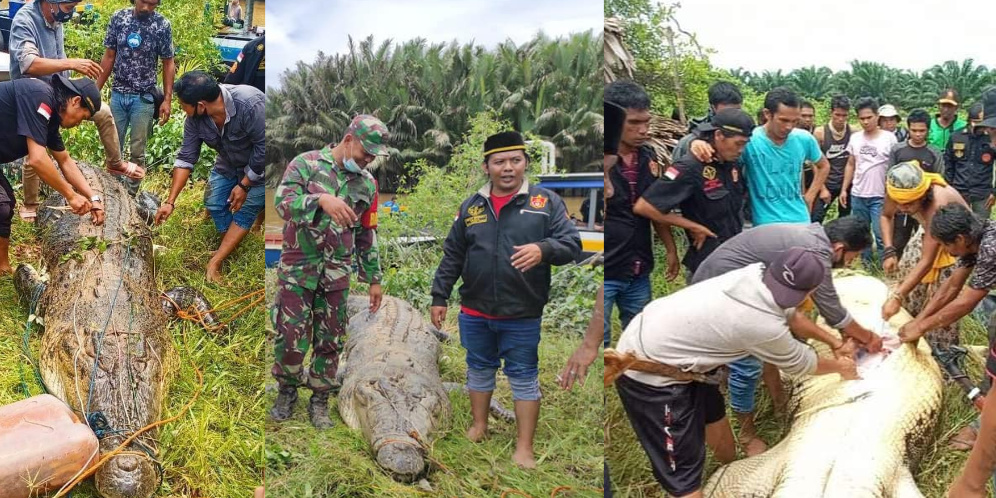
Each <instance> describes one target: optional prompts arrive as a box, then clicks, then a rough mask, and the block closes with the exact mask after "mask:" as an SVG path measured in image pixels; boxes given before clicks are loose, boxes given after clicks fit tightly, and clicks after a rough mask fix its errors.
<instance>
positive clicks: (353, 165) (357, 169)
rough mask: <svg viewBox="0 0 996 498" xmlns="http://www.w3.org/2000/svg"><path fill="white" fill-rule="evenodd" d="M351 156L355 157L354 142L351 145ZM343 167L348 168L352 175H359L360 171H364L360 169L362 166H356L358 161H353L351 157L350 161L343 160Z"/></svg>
mask: <svg viewBox="0 0 996 498" xmlns="http://www.w3.org/2000/svg"><path fill="white" fill-rule="evenodd" d="M349 155H350V156H352V155H353V143H352V142H350V143H349ZM342 166H343V167H344V168H346V171H349V172H350V173H359V172H360V171H363V169H362V168H360V165H359V164H356V160H355V159H353V158H352V157H350V158H349V159H345V160H343V161H342Z"/></svg>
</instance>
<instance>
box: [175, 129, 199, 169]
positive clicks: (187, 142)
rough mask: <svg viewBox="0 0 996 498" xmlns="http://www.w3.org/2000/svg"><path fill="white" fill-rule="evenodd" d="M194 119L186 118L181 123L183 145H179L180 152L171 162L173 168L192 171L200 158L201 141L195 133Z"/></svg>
mask: <svg viewBox="0 0 996 498" xmlns="http://www.w3.org/2000/svg"><path fill="white" fill-rule="evenodd" d="M194 121H195V119H193V118H187V119H186V120H184V122H183V143H182V144H181V145H180V152H179V153H178V154H177V155H176V160H174V161H173V167H174V168H186V169H190V170H192V169H194V165H195V164H197V160H198V159H200V157H201V144H202V143H203V140H202V139H201V136H200V134H199V133H197V130H196V125H195V124H194Z"/></svg>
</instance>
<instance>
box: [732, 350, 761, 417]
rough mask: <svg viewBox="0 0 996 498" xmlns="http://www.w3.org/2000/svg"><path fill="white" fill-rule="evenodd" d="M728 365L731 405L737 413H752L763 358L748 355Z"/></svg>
mask: <svg viewBox="0 0 996 498" xmlns="http://www.w3.org/2000/svg"><path fill="white" fill-rule="evenodd" d="M727 367H728V368H729V369H730V379H729V387H730V407H731V408H733V411H735V412H737V413H752V412H753V411H754V392H755V390H756V389H757V380H758V379H760V378H761V372H762V365H761V360H759V359H757V358H755V357H753V356H748V357H746V358H742V359H739V360H737V361H735V362H733V363H730V364H729V365H728V366H727Z"/></svg>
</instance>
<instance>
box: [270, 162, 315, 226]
mask: <svg viewBox="0 0 996 498" xmlns="http://www.w3.org/2000/svg"><path fill="white" fill-rule="evenodd" d="M310 180H311V167H310V166H309V165H308V161H306V160H305V159H303V158H302V157H300V156H298V157H295V158H294V159H293V160H292V161H291V162H290V164H288V165H287V171H285V172H284V178H283V179H282V180H281V181H280V185H279V186H277V192H276V195H275V196H274V199H273V202H274V204H275V205H276V210H277V214H278V215H279V216H280V217H281V218H283V220H284V221H294V220H312V219H315V218H316V216H317V215H318V212H319V211H320V210H321V207H319V205H318V198H319V197H321V195H322V193H312V192H310V191H309V190H308V183H309V182H310Z"/></svg>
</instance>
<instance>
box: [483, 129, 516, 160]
mask: <svg viewBox="0 0 996 498" xmlns="http://www.w3.org/2000/svg"><path fill="white" fill-rule="evenodd" d="M510 150H526V142H525V141H524V140H523V139H522V134H521V133H519V132H517V131H503V132H501V133H496V134H494V135H491V136H490V137H488V139H487V140H485V141H484V155H485V156H487V155H489V154H494V153H495V152H507V151H510Z"/></svg>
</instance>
